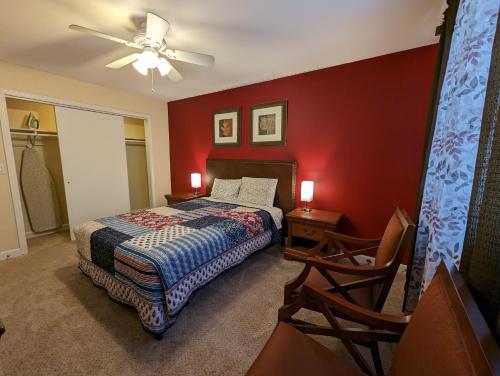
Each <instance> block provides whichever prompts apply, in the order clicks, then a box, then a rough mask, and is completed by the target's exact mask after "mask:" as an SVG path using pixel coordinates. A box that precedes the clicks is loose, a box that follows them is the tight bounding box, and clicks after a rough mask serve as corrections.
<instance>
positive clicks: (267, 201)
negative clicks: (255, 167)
mask: <svg viewBox="0 0 500 376" xmlns="http://www.w3.org/2000/svg"><path fill="white" fill-rule="evenodd" d="M277 185H278V179H265V178H247V177H243V178H242V179H241V188H240V193H239V194H238V201H244V202H250V203H252V204H257V205H264V206H273V203H274V195H275V194H276V186H277Z"/></svg>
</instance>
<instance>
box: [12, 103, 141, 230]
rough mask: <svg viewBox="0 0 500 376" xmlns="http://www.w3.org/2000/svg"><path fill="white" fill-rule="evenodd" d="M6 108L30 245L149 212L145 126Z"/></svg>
mask: <svg viewBox="0 0 500 376" xmlns="http://www.w3.org/2000/svg"><path fill="white" fill-rule="evenodd" d="M6 101H7V113H8V118H9V126H10V133H11V138H12V147H13V151H14V160H15V165H16V173H17V178H18V183H19V190H20V192H21V197H22V210H23V218H24V226H25V231H26V236H27V237H28V238H29V237H32V236H38V235H44V234H47V233H52V232H54V231H61V230H65V229H68V228H69V229H70V230H71V229H72V228H74V226H76V225H78V224H79V223H81V222H84V221H87V220H91V219H95V218H100V217H106V216H111V215H116V214H119V213H124V212H128V211H130V210H134V209H140V208H145V207H149V206H150V203H149V178H148V165H147V153H146V132H145V124H144V120H143V119H135V118H130V117H123V116H118V115H114V114H106V113H101V112H97V111H90V110H85V109H77V108H69V107H63V106H57V105H52V104H46V103H37V102H34V101H28V100H24V99H17V98H7V100H6ZM30 125H31V127H30ZM70 235H71V238H74V236H73V233H72V231H70Z"/></svg>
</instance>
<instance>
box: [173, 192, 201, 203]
mask: <svg viewBox="0 0 500 376" xmlns="http://www.w3.org/2000/svg"><path fill="white" fill-rule="evenodd" d="M201 197H204V195H202V194H200V195H198V196H195V195H194V192H180V193H171V194H166V195H165V198H166V199H167V202H168V204H169V205H171V204H178V203H179V202H185V201H189V200H194V199H195V198H201Z"/></svg>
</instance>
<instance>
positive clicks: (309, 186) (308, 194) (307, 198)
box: [300, 180, 314, 212]
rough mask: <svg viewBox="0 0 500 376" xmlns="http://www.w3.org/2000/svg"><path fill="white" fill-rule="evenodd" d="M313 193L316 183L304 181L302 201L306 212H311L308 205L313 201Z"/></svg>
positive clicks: (301, 193)
mask: <svg viewBox="0 0 500 376" xmlns="http://www.w3.org/2000/svg"><path fill="white" fill-rule="evenodd" d="M313 193H314V182H313V181H310V180H304V181H303V182H302V184H301V186H300V201H303V202H304V211H305V212H310V211H311V208H309V207H308V206H307V203H308V202H311V201H312V200H313Z"/></svg>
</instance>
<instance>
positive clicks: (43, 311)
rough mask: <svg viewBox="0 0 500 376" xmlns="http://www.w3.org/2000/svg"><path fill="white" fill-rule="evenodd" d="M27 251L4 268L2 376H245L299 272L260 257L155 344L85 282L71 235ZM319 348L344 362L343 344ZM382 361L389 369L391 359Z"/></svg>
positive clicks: (223, 280)
mask: <svg viewBox="0 0 500 376" xmlns="http://www.w3.org/2000/svg"><path fill="white" fill-rule="evenodd" d="M29 249H30V252H29V255H28V256H24V257H19V258H16V259H11V260H8V261H5V262H2V263H0V317H1V318H2V320H3V322H4V324H5V327H6V329H7V332H6V333H5V335H4V336H3V337H2V339H1V340H0V375H2V376H3V375H9V376H11V375H241V374H244V373H245V371H246V370H247V369H248V367H249V366H250V364H251V363H252V361H253V360H254V358H255V357H256V356H257V354H258V353H259V351H260V350H261V348H262V346H263V345H264V343H265V341H266V340H267V338H268V337H269V335H270V333H271V331H272V330H273V328H274V326H275V324H276V319H277V309H278V307H279V306H280V305H281V301H282V293H283V290H282V289H283V284H284V283H285V281H287V280H288V279H290V278H291V277H293V276H295V275H296V274H297V273H298V271H299V270H300V269H301V265H300V264H298V263H294V262H290V261H285V260H283V259H282V258H281V254H280V248H279V247H277V246H275V247H271V248H267V249H265V250H262V251H260V252H258V253H256V254H254V255H253V256H251V257H250V258H248V259H247V260H246V261H245V262H244V263H243V264H242V265H240V266H238V267H236V268H233V269H231V270H229V271H227V272H226V273H224V274H223V275H222V276H220V277H219V278H217V279H216V280H215V281H213V282H212V283H210V284H208V285H207V286H205V287H203V288H202V289H200V290H198V291H197V292H196V293H195V294H194V295H193V296H192V299H191V302H190V304H189V305H188V306H187V307H186V308H185V309H184V310H183V311H182V312H181V314H180V316H179V318H178V320H177V323H176V324H175V325H174V326H173V327H172V328H170V329H169V330H168V331H167V332H166V333H165V335H164V339H163V340H162V341H156V340H155V339H154V338H153V337H152V336H151V335H149V334H147V333H145V332H144V331H143V330H142V328H141V325H140V322H139V320H138V318H137V315H136V312H135V310H133V309H131V308H128V307H125V306H123V305H120V304H117V303H114V302H113V301H111V300H110V299H108V297H107V294H106V292H105V291H104V290H102V289H99V288H96V287H94V286H93V284H92V282H91V281H90V280H89V279H88V278H87V277H85V276H84V275H83V274H82V273H81V272H80V270H79V269H78V267H77V256H76V250H75V246H74V244H73V243H71V242H70V241H69V240H68V236H67V235H66V234H55V235H48V236H44V237H40V238H36V239H33V240H31V241H30V244H29ZM403 282H404V275H403V274H402V273H401V274H399V275H398V277H397V281H396V283H395V285H394V286H393V290H392V291H391V296H390V297H389V300H388V302H387V304H386V309H385V311H388V312H394V313H396V312H399V310H400V307H401V298H402V287H403ZM307 317H308V318H310V319H312V317H311V316H310V315H308V316H307ZM323 342H324V343H326V344H327V345H328V346H329V347H331V348H332V349H333V350H334V351H336V352H337V353H338V354H344V350H343V348H342V346H341V345H340V344H339V343H340V342H339V341H338V340H336V339H327V340H326V341H323ZM382 352H383V356H384V358H385V359H384V360H385V362H386V363H387V362H388V361H389V359H390V357H391V350H390V349H389V348H388V347H386V346H384V348H383V349H382Z"/></svg>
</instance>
